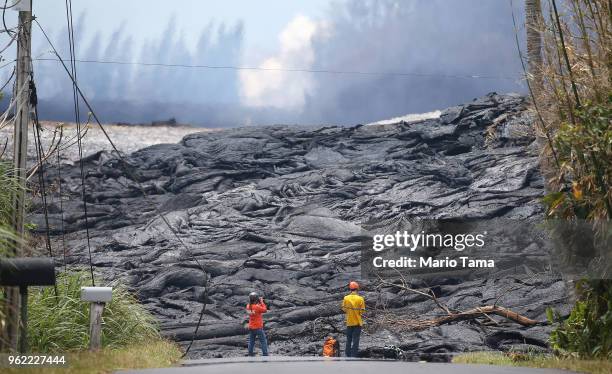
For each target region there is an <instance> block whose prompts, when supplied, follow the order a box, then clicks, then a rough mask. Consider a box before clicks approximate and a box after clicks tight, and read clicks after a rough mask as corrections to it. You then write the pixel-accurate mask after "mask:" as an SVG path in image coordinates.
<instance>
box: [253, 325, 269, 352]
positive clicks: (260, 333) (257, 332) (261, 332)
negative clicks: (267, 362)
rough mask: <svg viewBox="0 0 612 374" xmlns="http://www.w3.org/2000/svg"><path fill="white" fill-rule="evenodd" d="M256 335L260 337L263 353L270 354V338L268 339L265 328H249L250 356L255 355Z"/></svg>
mask: <svg viewBox="0 0 612 374" xmlns="http://www.w3.org/2000/svg"><path fill="white" fill-rule="evenodd" d="M255 337H258V338H259V344H261V353H262V354H263V355H264V356H267V355H268V340H267V339H266V333H265V332H264V330H263V329H257V330H249V356H253V355H254V354H255V353H254V352H253V350H254V348H255Z"/></svg>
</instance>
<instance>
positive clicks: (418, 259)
mask: <svg viewBox="0 0 612 374" xmlns="http://www.w3.org/2000/svg"><path fill="white" fill-rule="evenodd" d="M486 236H487V232H486V231H485V232H482V233H474V234H471V233H470V234H441V233H426V232H425V231H421V232H420V233H416V234H415V233H409V232H408V231H396V232H395V233H394V234H375V235H373V236H372V250H373V251H374V252H383V251H385V250H388V249H395V251H393V252H394V254H397V253H398V252H399V253H404V252H406V251H409V252H410V253H411V254H412V256H399V257H393V255H392V257H391V258H385V256H383V255H382V254H381V255H378V256H375V257H374V258H373V259H372V265H373V266H374V267H375V268H379V269H380V268H394V269H397V268H411V269H419V268H425V269H456V268H470V269H476V268H494V267H495V260H494V259H483V258H474V257H469V256H467V255H463V256H458V257H456V258H454V256H453V257H449V256H444V257H442V258H435V257H432V253H429V254H427V253H426V254H425V255H417V256H414V253H415V252H416V251H417V249H419V248H423V249H429V250H430V251H431V252H438V251H437V250H438V249H440V248H445V249H452V250H454V251H457V252H464V251H466V250H468V251H469V250H470V249H473V248H476V249H481V248H483V247H484V246H485V238H486ZM398 249H399V251H398Z"/></svg>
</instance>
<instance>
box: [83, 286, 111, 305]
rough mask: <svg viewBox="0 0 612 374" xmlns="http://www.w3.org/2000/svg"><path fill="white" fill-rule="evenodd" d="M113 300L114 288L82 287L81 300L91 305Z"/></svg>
mask: <svg viewBox="0 0 612 374" xmlns="http://www.w3.org/2000/svg"><path fill="white" fill-rule="evenodd" d="M112 298H113V288H112V287H81V300H83V301H89V302H90V303H107V302H109V301H111V299H112Z"/></svg>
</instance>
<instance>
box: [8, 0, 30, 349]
mask: <svg viewBox="0 0 612 374" xmlns="http://www.w3.org/2000/svg"><path fill="white" fill-rule="evenodd" d="M14 9H16V10H19V23H18V27H17V32H18V37H17V68H16V70H17V74H16V84H15V92H14V93H13V95H14V96H13V97H14V98H15V100H17V104H16V113H15V131H14V134H13V172H14V176H15V177H16V179H17V181H18V183H19V186H20V188H19V189H18V190H17V191H16V192H15V194H14V196H13V229H14V230H15V233H16V234H17V236H18V237H19V238H23V237H24V216H25V202H26V201H25V199H26V194H25V187H26V173H27V164H26V161H27V156H28V128H29V123H30V86H29V84H30V78H31V74H32V70H31V69H32V38H31V36H32V0H21V1H20V2H19V4H18V5H16V6H15V7H14ZM22 245H23V242H22V241H20V242H16V243H15V245H14V247H13V255H15V256H17V255H20V254H21V253H22V252H23V251H22ZM7 304H8V308H7V316H6V317H7V318H6V321H7V324H6V329H7V333H8V338H9V339H8V340H9V344H10V347H9V348H10V349H11V350H13V351H16V350H17V346H18V331H19V309H20V295H19V288H17V287H10V288H7Z"/></svg>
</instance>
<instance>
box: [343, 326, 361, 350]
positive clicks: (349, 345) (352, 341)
mask: <svg viewBox="0 0 612 374" xmlns="http://www.w3.org/2000/svg"><path fill="white" fill-rule="evenodd" d="M360 336H361V326H347V327H346V349H345V350H344V353H345V354H346V357H357V355H358V354H359V337H360Z"/></svg>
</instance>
